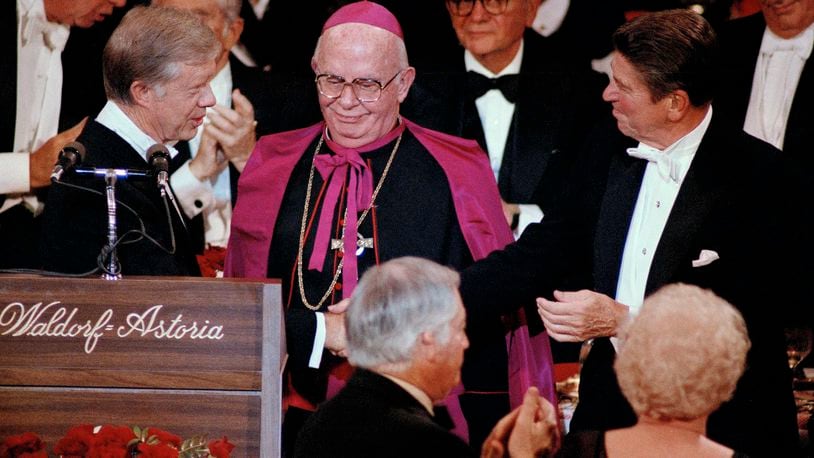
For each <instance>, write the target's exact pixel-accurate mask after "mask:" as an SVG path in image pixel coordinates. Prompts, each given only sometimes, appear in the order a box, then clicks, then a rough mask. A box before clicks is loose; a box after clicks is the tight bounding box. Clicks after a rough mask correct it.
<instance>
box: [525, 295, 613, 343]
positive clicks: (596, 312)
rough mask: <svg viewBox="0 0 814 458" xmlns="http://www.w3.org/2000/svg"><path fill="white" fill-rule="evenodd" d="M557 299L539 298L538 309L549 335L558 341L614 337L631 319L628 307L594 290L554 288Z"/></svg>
mask: <svg viewBox="0 0 814 458" xmlns="http://www.w3.org/2000/svg"><path fill="white" fill-rule="evenodd" d="M554 299H555V300H553V301H550V300H548V299H545V298H542V297H539V298H537V311H538V312H539V313H540V318H542V319H543V324H545V328H546V331H548V335H549V336H551V337H552V338H554V339H555V340H557V341H559V342H582V341H584V340H588V339H593V338H595V337H608V336H615V335H616V333H617V330H618V329H619V327H620V325H622V324H624V322H625V321H626V320H627V318H628V307H627V306H626V305H624V304H622V303H619V302H616V301H615V300H613V299H612V298H610V297H608V296H606V295H604V294H600V293H597V292H594V291H590V290H587V289H583V290H580V291H554Z"/></svg>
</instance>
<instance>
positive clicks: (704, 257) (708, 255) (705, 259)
mask: <svg viewBox="0 0 814 458" xmlns="http://www.w3.org/2000/svg"><path fill="white" fill-rule="evenodd" d="M720 258H721V257H720V256H718V253H716V252H714V251H712V250H701V253H700V254H699V255H698V259H693V261H692V266H693V267H704V266H706V265H708V264H712V263H713V262H714V261H715V260H717V259H720Z"/></svg>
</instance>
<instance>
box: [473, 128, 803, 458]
mask: <svg viewBox="0 0 814 458" xmlns="http://www.w3.org/2000/svg"><path fill="white" fill-rule="evenodd" d="M589 145H590V147H589V149H588V150H587V151H588V152H587V153H586V155H585V156H584V157H585V160H581V161H580V162H581V163H580V167H579V170H580V176H581V177H582V180H583V183H582V184H581V185H579V186H578V188H579V189H578V190H577V191H575V193H574V194H572V198H573V199H574V200H573V205H571V206H570V207H568V208H565V209H563V210H562V211H561V212H560V213H552V214H551V215H547V216H546V218H545V219H544V220H543V222H542V223H540V224H536V225H532V226H530V227H529V228H527V229H526V232H525V233H524V234H523V236H522V237H521V238H520V239H519V240H518V241H517V242H516V243H514V244H512V245H510V246H509V247H507V248H506V249H505V250H503V251H501V252H496V253H493V254H492V255H491V256H489V257H488V258H486V259H485V260H483V261H481V262H479V263H476V264H474V265H473V266H472V267H470V268H469V269H467V270H465V271H464V272H463V275H462V284H461V290H462V296H463V301H464V304H465V305H466V307H467V311H468V313H469V314H471V315H473V316H474V317H473V319H487V318H486V315H488V314H489V313H495V310H499V309H500V306H501V305H503V304H511V303H516V302H518V301H519V302H520V303H523V301H525V302H526V303H529V302H530V301H532V300H533V298H534V297H535V296H550V293H551V291H552V289H554V288H557V289H561V290H569V289H578V288H589V289H593V290H595V291H598V292H600V293H604V294H606V295H608V296H610V297H614V296H615V294H616V285H617V281H618V277H619V270H620V266H621V261H622V254H623V252H624V246H625V240H626V238H627V233H628V228H629V225H630V222H631V218H632V216H633V210H634V207H635V205H636V200H637V198H638V193H639V188H640V186H641V181H642V177H643V175H644V169H645V167H646V162H645V161H643V160H639V159H634V158H631V157H629V156H627V155H626V154H625V147H626V146H634V145H635V142H634V141H633V140H632V139H629V138H625V137H623V136H622V135H621V134H619V133H618V131H617V130H616V129H615V127H610V126H607V128H606V129H601V130H600V131H599V132H598V134H597V135H596V136H595V137H594V138H592V139H591V141H589ZM779 155H780V153H779V152H778V151H777V150H775V149H773V148H771V147H770V146H768V145H766V144H765V143H763V142H761V141H759V140H756V139H754V138H753V137H751V136H748V135H746V134H744V133H743V132H742V131H741V130H740V129H738V128H737V127H733V126H728V125H727V124H726V122H724V121H722V120H720V119H719V117H718V116H717V114H716V115H715V116H713V120H712V124H711V125H710V127H709V129H708V130H707V132H706V134H705V136H704V138H703V140H702V142H701V145H700V146H699V148H698V151H697V153H696V155H695V158H694V159H693V162H692V165H691V166H690V169H689V171H688V173H687V176H686V178H685V180H684V182H683V183H682V186H681V189H680V191H679V193H678V196H677V198H676V201H675V204H674V206H673V209H672V211H671V213H670V216H669V219H668V220H667V225H666V227H665V229H664V232H663V234H662V236H661V239H660V241H659V244H658V248H657V250H656V253H655V255H654V259H653V263H652V266H651V268H650V273H649V276H648V281H647V288H646V294H649V293H652V292H654V291H655V290H656V289H658V288H659V287H661V286H663V285H665V284H668V283H673V282H684V283H689V284H695V285H698V286H700V287H703V288H708V289H711V290H712V291H714V292H715V293H716V294H718V295H720V296H722V297H724V298H725V299H727V300H728V301H730V302H731V303H732V304H733V305H734V306H735V307H737V308H738V310H740V312H741V313H742V314H743V317H744V319H745V320H746V323H747V327H748V330H749V336H750V339H751V340H752V349H751V350H750V353H749V356H748V363H747V364H748V368H747V370H746V372H745V374H744V376H743V377H742V379H741V381H740V383H739V385H738V388H737V390H736V392H735V395H734V397H733V399H732V400H731V401H730V402H727V403H725V404H724V405H723V406H722V407H721V408H719V409H718V411H716V412H715V413H713V415H712V416H711V417H710V419H709V422H708V434H709V436H710V437H711V438H712V439H713V440H716V441H719V442H721V443H724V444H726V445H728V446H730V447H732V448H735V449H737V450H742V451H744V452H745V453H747V454H749V455H753V456H763V455H768V456H772V455H773V454H775V455H774V456H781V455H782V456H791V455H789V454H784V453H783V451H791V450H793V449H794V447H795V446H796V436H797V427H796V422H795V407H794V402H793V399H792V396H791V380H790V373H789V370H788V367H787V364H786V358H785V347H784V343H783V335H782V329H781V326H780V325H779V324H778V319H779V318H778V317H779V315H782V314H783V311H782V307H783V305H782V304H784V301H783V298H782V297H779V295H778V294H779V293H778V290H783V285H782V284H783V281H784V277H785V276H786V275H787V274H788V272H789V270H790V268H791V266H789V265H788V264H787V263H786V260H784V259H783V258H782V255H780V254H781V253H783V252H784V249H783V248H782V246H780V245H781V242H782V240H784V238H785V237H784V234H783V233H781V232H780V230H779V229H778V227H776V226H775V224H776V223H779V221H780V216H779V215H777V214H776V213H777V211H778V203H777V198H776V197H775V196H776V192H777V190H778V189H779V188H780V186H781V185H780V183H778V182H776V181H775V177H778V176H779V175H780V174H779V172H778V173H774V172H775V171H777V170H778V169H779V168H780V166H779V163H778V162H779V160H778V159H779ZM580 176H577V177H575V178H574V179H575V180H578V179H580ZM704 249H706V250H714V251H716V252H717V253H718V254H719V256H720V259H719V260H717V261H715V262H713V263H711V264H709V265H707V266H704V267H697V268H696V267H693V266H692V260H694V259H696V258H698V255H699V253H700V252H701V250H704ZM768 304H772V305H768ZM614 358H615V352H614V350H613V347H612V345H611V343H610V340H609V339H608V338H598V339H594V344H593V348H592V350H591V352H590V354H589V355H588V357H587V360H586V361H585V363H584V365H583V368H582V371H581V380H580V402H579V405H578V407H577V411H576V412H575V415H574V418H573V420H572V422H571V427H572V429H574V430H584V429H597V430H606V429H612V428H617V427H623V426H629V425H632V424H633V423H635V421H636V417H635V415H634V414H633V411H632V409H631V408H630V406H629V405H628V403H627V402H626V400H625V399H624V397H623V396H622V394H621V391H620V390H619V386H618V384H617V381H616V376H615V374H614V372H613V360H614ZM767 438H771V439H767Z"/></svg>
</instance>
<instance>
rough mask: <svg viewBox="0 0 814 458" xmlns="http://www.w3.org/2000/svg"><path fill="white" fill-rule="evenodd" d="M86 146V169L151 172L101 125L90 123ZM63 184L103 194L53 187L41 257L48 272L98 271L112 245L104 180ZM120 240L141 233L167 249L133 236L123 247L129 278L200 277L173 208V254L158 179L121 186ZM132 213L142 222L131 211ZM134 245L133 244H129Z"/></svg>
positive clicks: (70, 176)
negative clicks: (100, 257)
mask: <svg viewBox="0 0 814 458" xmlns="http://www.w3.org/2000/svg"><path fill="white" fill-rule="evenodd" d="M77 140H78V141H79V142H81V143H82V144H84V145H85V148H86V149H87V156H86V158H85V161H84V162H83V165H85V166H89V167H105V168H107V167H112V168H126V169H146V168H147V167H148V166H147V162H146V161H145V160H144V159H143V158H142V157H141V156H140V155H139V154H138V153H137V152H136V151H135V150H134V149H133V148H132V147H131V146H130V145H129V144H128V143H127V142H125V141H124V140H123V139H122V138H121V137H119V136H118V135H116V134H115V133H114V132H113V131H111V130H110V129H108V128H106V127H104V126H102V125H101V124H99V123H98V122H96V121H89V122H88V124H87V126H85V129H84V130H83V131H82V133H81V134H80V135H79V138H78V139H77ZM63 181H65V182H67V183H71V184H76V185H81V186H85V187H89V188H92V189H95V190H97V191H99V192H101V193H102V194H101V195H99V194H94V193H92V192H88V191H82V190H77V189H74V188H69V187H65V186H60V185H54V186H52V188H53V189H51V191H50V192H49V195H48V201H47V203H46V206H45V212H44V214H43V217H44V221H43V236H42V244H41V253H42V257H43V262H44V264H45V268H46V269H47V270H52V271H57V272H65V273H81V272H87V271H90V270H92V269H93V268H94V267H95V266H96V257H97V256H98V255H99V252H100V250H101V249H102V247H103V246H104V245H105V243H106V241H107V204H106V199H105V196H104V189H105V186H104V180H101V179H98V178H85V176H80V175H76V174H74V173H67V174H66V175H64V176H63ZM116 199H117V201H118V202H119V204H118V205H117V209H116V211H117V223H118V228H117V233H118V234H117V235H118V236H119V237H121V236H122V235H124V234H125V233H126V231H132V230H135V229H138V228H139V227H140V224H139V220H140V221H141V222H143V224H144V230H145V232H146V233H147V235H149V236H150V237H152V238H153V239H155V240H156V241H157V242H158V243H160V245H161V247H163V248H161V247H158V246H156V245H154V244H153V243H152V242H150V241H148V240H147V238H146V237H141V238H139V237H137V236H136V235H134V234H131V235H130V236H128V237H127V239H126V241H123V242H122V243H120V244H119V245H118V247H117V255H118V258H119V262H120V263H121V272H122V274H123V275H180V276H189V275H200V271H199V269H198V265H197V263H196V261H195V256H194V254H193V252H192V247H191V244H190V240H189V235H188V234H187V233H186V230H185V229H184V228H183V226H181V221H180V218H179V216H178V215H177V214H176V212H175V210H174V209H173V208H172V205H170V211H169V213H170V215H171V216H170V218H171V220H172V228H173V231H174V233H175V253H174V254H170V253H168V252H167V251H166V250H171V248H172V242H171V238H170V229H169V227H170V226H169V223H168V221H167V218H168V215H167V210H166V209H165V206H164V203H163V201H162V199H161V197H160V195H159V191H158V188H157V186H156V183H155V179H146V180H138V179H128V180H119V181H117V182H116ZM125 205H126V206H128V207H130V208H131V209H132V210H133V211H135V213H137V214H138V218H137V217H136V216H135V215H134V214H133V212H131V211H130V210H128V209H127V208H126V207H125ZM127 241H129V243H128V242H127Z"/></svg>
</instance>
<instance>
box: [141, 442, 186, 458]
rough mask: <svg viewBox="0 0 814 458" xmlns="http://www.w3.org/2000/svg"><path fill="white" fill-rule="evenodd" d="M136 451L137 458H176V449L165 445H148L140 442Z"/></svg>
mask: <svg viewBox="0 0 814 458" xmlns="http://www.w3.org/2000/svg"><path fill="white" fill-rule="evenodd" d="M137 449H138V451H139V458H178V449H176V448H174V447H173V446H171V445H168V444H166V443H160V444H156V445H149V444H146V443H144V442H140V443H139V444H138V447H137Z"/></svg>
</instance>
